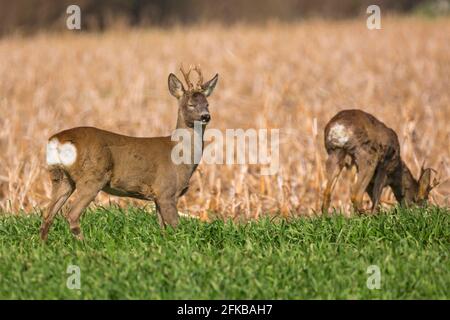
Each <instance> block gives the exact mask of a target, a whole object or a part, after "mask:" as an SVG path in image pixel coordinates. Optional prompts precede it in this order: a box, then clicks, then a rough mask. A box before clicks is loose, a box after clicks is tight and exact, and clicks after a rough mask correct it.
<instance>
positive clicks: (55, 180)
mask: <svg viewBox="0 0 450 320" xmlns="http://www.w3.org/2000/svg"><path fill="white" fill-rule="evenodd" d="M50 176H51V179H52V196H51V200H50V203H49V205H48V207H47V209H46V210H45V211H44V214H43V217H42V218H43V221H42V225H41V229H40V235H41V239H42V240H43V241H45V240H47V236H48V231H49V230H50V227H51V225H52V223H53V219H54V218H55V216H56V214H57V213H58V211H59V210H60V209H61V208H62V206H63V205H64V203H65V202H66V201H67V199H68V198H69V197H70V195H71V194H72V193H73V191H74V189H75V187H74V185H73V182H72V181H71V180H70V178H69V177H68V176H67V174H66V173H65V171H64V170H62V169H59V168H55V169H51V170H50Z"/></svg>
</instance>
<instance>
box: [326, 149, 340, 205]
mask: <svg viewBox="0 0 450 320" xmlns="http://www.w3.org/2000/svg"><path fill="white" fill-rule="evenodd" d="M344 159H345V153H344V152H343V151H342V150H338V151H334V152H332V153H330V155H329V156H328V159H327V162H326V175H327V184H326V187H325V190H324V192H323V203H322V213H328V209H329V207H330V203H331V193H332V192H333V189H334V187H335V185H336V182H337V180H338V178H339V175H340V173H341V172H342V169H343V168H344Z"/></svg>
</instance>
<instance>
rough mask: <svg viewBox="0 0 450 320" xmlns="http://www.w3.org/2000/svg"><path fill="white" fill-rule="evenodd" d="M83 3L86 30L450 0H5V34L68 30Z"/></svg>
mask: <svg viewBox="0 0 450 320" xmlns="http://www.w3.org/2000/svg"><path fill="white" fill-rule="evenodd" d="M71 4H77V5H79V6H80V8H81V10H82V14H83V18H82V29H83V30H104V29H107V28H110V27H112V26H170V25H174V24H196V23H206V22H216V23H221V24H232V23H261V22H265V21H270V20H276V21H298V20H301V19H305V18H312V17H320V18H325V19H343V18H349V17H353V16H357V15H364V14H366V8H367V6H369V5H371V4H376V5H379V6H380V7H381V8H382V10H383V14H388V13H393V14H394V13H395V14H411V13H418V14H424V15H428V16H436V15H445V14H448V13H449V10H450V2H449V0H339V1H337V0H283V1H278V0H245V1H241V0H227V1H211V0H77V1H75V0H15V1H9V0H0V34H5V33H8V32H22V33H31V32H36V31H38V30H42V29H53V30H55V29H56V30H57V29H64V26H65V24H64V21H65V19H66V17H67V15H66V13H65V10H66V8H67V7H68V6H69V5H71Z"/></svg>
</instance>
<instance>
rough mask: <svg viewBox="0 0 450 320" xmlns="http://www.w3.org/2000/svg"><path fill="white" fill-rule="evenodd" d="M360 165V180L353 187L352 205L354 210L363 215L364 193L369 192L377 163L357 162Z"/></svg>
mask: <svg viewBox="0 0 450 320" xmlns="http://www.w3.org/2000/svg"><path fill="white" fill-rule="evenodd" d="M357 164H358V180H357V182H356V184H355V185H354V186H353V190H352V203H353V209H354V210H355V211H356V212H359V213H363V212H364V209H363V206H362V200H363V196H364V192H365V191H366V190H367V188H368V186H369V184H370V181H371V180H372V178H373V175H374V173H375V168H376V162H375V161H364V162H361V161H360V162H357Z"/></svg>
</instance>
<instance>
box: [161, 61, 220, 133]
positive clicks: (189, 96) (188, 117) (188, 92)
mask: <svg viewBox="0 0 450 320" xmlns="http://www.w3.org/2000/svg"><path fill="white" fill-rule="evenodd" d="M180 71H181V74H182V75H183V77H184V80H185V82H186V86H187V87H186V88H185V87H184V86H183V83H182V82H181V81H180V80H179V79H178V78H177V77H176V76H175V75H174V74H173V73H171V74H170V75H169V81H168V82H169V91H170V93H171V94H172V95H173V96H174V97H175V98H177V99H178V103H179V115H180V116H181V117H182V121H184V124H185V125H186V126H187V127H190V128H192V127H193V126H194V122H195V121H199V122H201V123H202V124H204V125H206V124H207V123H208V122H209V121H210V120H211V115H210V113H209V110H208V106H209V105H208V100H207V97H209V96H210V95H211V93H212V92H213V90H214V88H215V86H216V84H217V80H218V78H219V75H218V74H216V75H215V76H214V77H213V78H212V79H211V80H209V81H207V82H203V75H202V72H201V70H200V68H199V67H198V66H195V67H193V68H192V67H189V70H188V71H187V72H186V71H185V70H184V69H183V66H181V68H180ZM192 71H195V72H196V73H197V75H198V80H197V83H195V84H194V83H192V82H191V80H190V78H189V76H190V74H191V72H192Z"/></svg>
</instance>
